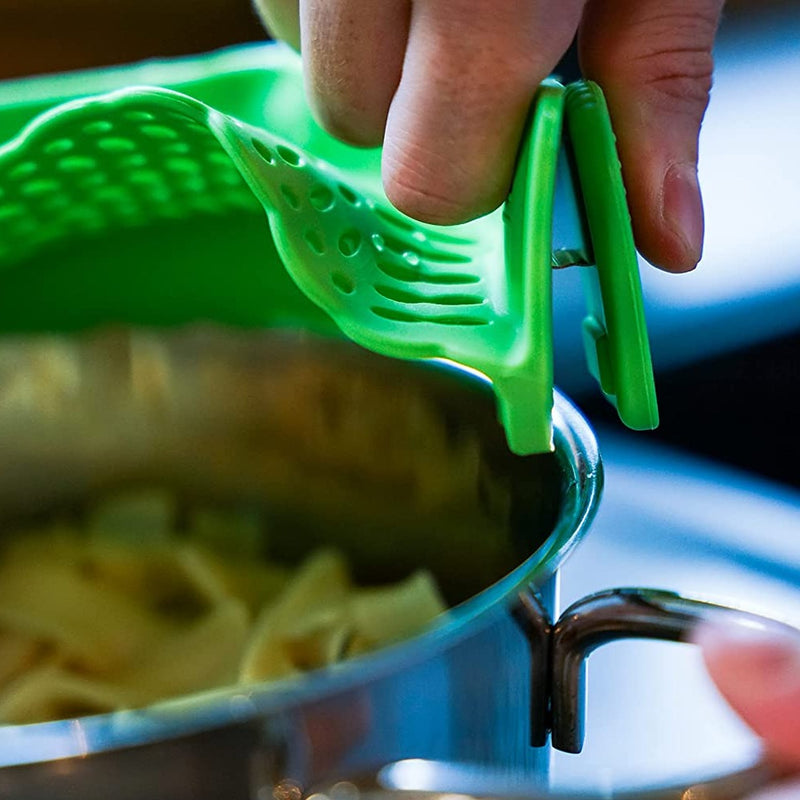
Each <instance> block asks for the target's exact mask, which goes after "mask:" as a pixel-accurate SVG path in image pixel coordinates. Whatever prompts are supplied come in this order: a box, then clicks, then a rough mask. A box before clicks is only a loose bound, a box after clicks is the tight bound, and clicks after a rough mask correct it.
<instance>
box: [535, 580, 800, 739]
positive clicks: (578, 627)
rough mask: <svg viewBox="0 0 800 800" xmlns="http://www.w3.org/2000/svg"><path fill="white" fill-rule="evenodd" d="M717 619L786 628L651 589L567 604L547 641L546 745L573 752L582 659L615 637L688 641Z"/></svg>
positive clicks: (582, 688) (580, 732)
mask: <svg viewBox="0 0 800 800" xmlns="http://www.w3.org/2000/svg"><path fill="white" fill-rule="evenodd" d="M714 620H720V621H725V622H727V623H729V624H740V625H746V626H748V627H757V628H762V629H788V630H790V631H792V632H793V634H794V635H795V636H797V635H798V632H797V631H795V630H794V629H792V628H790V627H789V626H787V625H784V624H783V623H780V622H776V621H775V620H772V619H768V618H766V617H761V616H758V615H756V614H751V613H749V612H744V611H740V610H738V609H735V608H731V607H728V606H722V605H716V604H713V603H707V602H704V601H701V600H695V599H691V598H688V597H683V596H682V595H680V594H676V593H674V592H665V591H659V590H656V589H612V590H609V591H604V592H599V593H597V594H593V595H589V596H587V597H584V598H583V599H581V600H578V601H577V602H576V603H574V604H573V605H572V606H570V607H569V608H568V609H567V610H566V611H565V612H564V613H563V614H562V615H561V618H560V619H559V620H558V622H557V623H556V624H555V625H554V626H553V628H552V633H551V641H550V652H551V655H550V665H551V670H552V672H551V682H550V703H551V706H550V713H551V719H550V722H551V731H552V744H553V747H555V748H556V749H557V750H563V751H564V752H566V753H579V752H580V751H581V748H582V746H583V739H584V725H583V717H584V705H585V695H586V659H587V658H588V656H589V654H590V653H591V652H592V651H593V650H595V649H596V648H598V647H600V646H601V645H604V644H607V643H609V642H614V641H617V640H620V639H631V638H641V639H660V640H664V641H672V642H690V641H691V637H692V634H693V632H694V630H695V628H696V627H697V626H698V624H699V623H701V622H708V621H714Z"/></svg>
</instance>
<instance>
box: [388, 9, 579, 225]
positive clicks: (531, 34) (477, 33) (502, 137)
mask: <svg viewBox="0 0 800 800" xmlns="http://www.w3.org/2000/svg"><path fill="white" fill-rule="evenodd" d="M582 7H583V0H494V1H493V2H491V3H487V2H485V0H451V1H450V2H447V3H443V2H441V0H415V2H414V3H413V5H412V12H411V20H410V26H409V33H408V44H407V48H406V54H405V60H404V63H403V70H402V77H401V79H400V83H399V85H398V87H397V91H396V92H395V95H394V98H393V100H392V103H391V106H390V108H389V114H388V118H387V123H386V132H385V138H384V150H383V180H384V186H385V189H386V193H387V195H388V197H389V199H390V200H391V201H392V202H393V203H394V205H396V206H397V207H398V208H399V209H400V210H401V211H404V212H405V213H406V214H409V215H410V216H412V217H415V218H417V219H421V220H424V221H427V222H433V223H438V224H453V223H458V222H464V221H466V220H468V219H472V218H474V217H477V216H480V215H482V214H484V213H487V212H489V211H491V210H493V209H494V208H496V207H497V206H498V205H500V203H501V202H502V201H503V200H504V199H505V196H506V195H507V194H508V189H509V184H510V182H511V174H512V170H513V165H514V160H515V157H516V153H517V148H518V145H519V139H520V136H521V133H522V128H523V125H524V121H525V117H526V114H527V111H528V107H529V105H530V103H531V100H532V98H533V95H534V93H535V91H536V89H537V87H538V86H539V84H540V82H541V81H542V80H543V79H544V78H545V77H547V75H548V74H549V73H550V72H551V71H552V69H553V67H555V65H556V64H557V63H558V60H559V58H560V57H561V55H562V54H563V53H564V51H565V50H566V49H567V48H568V46H569V44H570V42H571V41H572V38H573V36H574V34H575V31H576V29H577V26H578V22H579V20H580V16H581V10H582Z"/></svg>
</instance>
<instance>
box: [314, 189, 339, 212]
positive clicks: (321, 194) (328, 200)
mask: <svg viewBox="0 0 800 800" xmlns="http://www.w3.org/2000/svg"><path fill="white" fill-rule="evenodd" d="M334 199H335V198H334V196H333V192H332V191H331V190H330V189H329V188H328V187H327V186H322V185H319V186H315V187H314V188H313V189H312V190H311V193H310V194H309V195H308V201H309V203H311V205H312V206H313V207H314V208H316V209H317V211H327V210H328V209H329V208H331V207H332V206H333V202H334Z"/></svg>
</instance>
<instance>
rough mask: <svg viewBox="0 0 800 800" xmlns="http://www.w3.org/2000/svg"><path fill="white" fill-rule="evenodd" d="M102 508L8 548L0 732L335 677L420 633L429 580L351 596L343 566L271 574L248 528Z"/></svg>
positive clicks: (232, 517)
mask: <svg viewBox="0 0 800 800" xmlns="http://www.w3.org/2000/svg"><path fill="white" fill-rule="evenodd" d="M176 506H177V504H176V501H175V498H173V497H172V496H171V495H169V494H168V493H167V492H162V491H140V492H137V493H130V494H126V495H124V496H119V497H116V498H112V499H109V500H107V501H105V502H103V503H102V504H100V505H98V506H96V507H95V508H94V509H93V510H92V511H91V512H89V513H88V514H87V515H86V516H85V518H83V519H81V521H80V523H69V524H68V523H64V522H62V523H53V524H52V525H50V526H48V527H46V528H44V529H41V530H35V531H30V530H26V531H24V532H20V533H19V534H14V533H11V532H9V533H8V534H7V536H6V540H7V545H6V546H5V548H4V551H3V554H2V559H1V560H0V722H2V723H7V724H8V723H27V722H39V721H44V720H51V719H61V718H70V717H75V716H81V715H85V714H91V713H103V712H108V711H114V710H120V709H127V708H137V707H141V706H145V705H148V704H150V703H153V702H156V701H158V700H163V699H167V698H173V697H177V696H181V695H186V694H190V693H194V692H199V691H204V690H208V689H213V688H218V687H225V686H231V685H236V684H239V685H242V684H250V683H253V682H257V681H262V680H269V679H276V678H282V677H286V676H291V675H295V674H297V673H300V672H304V671H307V670H312V669H316V668H319V667H324V666H328V665H331V664H334V663H337V662H340V661H342V660H344V659H346V658H348V657H351V656H354V655H357V654H360V653H364V652H366V651H369V650H373V649H375V648H377V647H380V646H382V645H384V644H388V643H390V642H394V641H397V640H400V639H403V638H405V637H408V636H410V635H413V634H414V633H416V632H418V631H419V630H420V629H422V628H423V627H425V625H427V624H428V623H429V622H430V621H431V620H432V619H433V618H434V617H436V616H437V615H438V614H440V613H441V612H443V611H444V609H445V606H444V603H443V601H442V599H441V597H440V595H439V592H438V590H437V587H436V585H435V583H434V581H433V579H432V577H431V575H430V574H429V573H427V572H426V571H419V572H416V573H415V574H413V575H411V576H410V577H408V578H407V579H406V580H404V581H402V582H401V583H398V584H394V585H390V586H383V587H376V588H359V587H356V586H355V585H354V584H353V582H352V580H351V578H350V576H349V573H348V565H347V563H346V560H345V558H344V556H343V555H342V554H341V553H339V552H337V551H335V550H318V551H317V552H314V553H312V554H311V555H310V556H309V557H308V558H307V559H306V560H305V561H304V562H303V563H301V564H300V565H299V566H298V567H296V568H294V569H290V568H287V567H285V566H282V565H278V564H276V563H272V562H270V561H268V560H265V559H264V558H263V556H260V555H258V554H260V553H263V549H262V541H263V531H262V523H261V521H260V520H259V519H258V518H257V517H256V516H255V515H254V514H251V513H249V512H245V511H241V512H237V511H232V510H229V509H219V508H217V509H212V508H194V509H190V510H189V511H188V512H187V513H186V515H185V517H186V519H185V520H184V522H185V525H183V526H182V527H181V530H180V531H177V530H176V526H175V519H176V515H177V508H176Z"/></svg>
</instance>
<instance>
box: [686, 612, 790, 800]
mask: <svg viewBox="0 0 800 800" xmlns="http://www.w3.org/2000/svg"><path fill="white" fill-rule="evenodd" d="M695 641H696V642H697V643H698V644H699V645H700V646H701V647H702V648H703V657H704V659H705V663H706V667H707V668H708V672H709V674H710V675H711V677H712V678H713V680H714V682H715V683H716V685H717V687H718V689H719V690H720V692H721V693H722V695H723V697H724V698H725V699H726V700H727V701H728V703H729V704H730V705H731V707H732V708H733V709H734V711H736V712H737V713H738V714H739V716H740V717H741V718H742V719H743V720H744V721H745V722H746V723H747V724H748V725H749V726H750V727H751V728H752V729H753V731H755V733H757V734H758V735H759V736H760V737H761V739H762V740H763V741H764V744H765V747H766V749H767V753H768V755H769V756H770V757H771V760H772V761H773V762H774V763H775V764H776V765H777V766H778V767H780V768H781V769H782V770H784V769H785V770H787V771H789V770H793V771H800V635H798V636H797V637H796V638H795V637H791V636H788V635H786V634H784V633H781V634H770V635H768V634H766V633H763V632H759V631H754V630H750V629H747V628H738V627H735V626H731V627H730V628H721V627H717V626H713V627H712V626H708V627H704V628H701V629H700V630H699V631H698V633H697V635H696V637H695ZM748 800H800V781H797V780H795V781H790V782H787V783H785V784H783V785H780V786H775V787H771V788H769V789H767V790H765V791H764V792H760V793H759V794H758V795H756V796H753V797H751V798H748Z"/></svg>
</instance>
